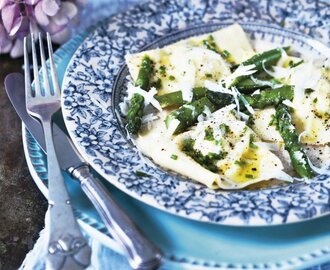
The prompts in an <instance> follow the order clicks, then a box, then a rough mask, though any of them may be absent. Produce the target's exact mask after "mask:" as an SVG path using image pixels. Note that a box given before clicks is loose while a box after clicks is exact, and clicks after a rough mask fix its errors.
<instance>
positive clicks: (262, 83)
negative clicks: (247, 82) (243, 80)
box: [250, 76, 283, 88]
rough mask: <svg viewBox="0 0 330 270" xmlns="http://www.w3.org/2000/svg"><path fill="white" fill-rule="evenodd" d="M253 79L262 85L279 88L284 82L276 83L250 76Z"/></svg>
mask: <svg viewBox="0 0 330 270" xmlns="http://www.w3.org/2000/svg"><path fill="white" fill-rule="evenodd" d="M250 78H251V80H252V81H253V82H254V83H255V84H260V85H267V86H270V87H272V88H278V87H282V86H283V84H276V83H273V82H271V81H263V80H259V79H257V78H255V77H253V76H250Z"/></svg>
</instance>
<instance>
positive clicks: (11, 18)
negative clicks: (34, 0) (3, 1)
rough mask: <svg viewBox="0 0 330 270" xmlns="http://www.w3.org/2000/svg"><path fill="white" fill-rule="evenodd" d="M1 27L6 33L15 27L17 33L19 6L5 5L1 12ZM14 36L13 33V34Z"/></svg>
mask: <svg viewBox="0 0 330 270" xmlns="http://www.w3.org/2000/svg"><path fill="white" fill-rule="evenodd" d="M1 16H2V22H3V26H4V27H5V28H6V30H7V33H11V32H12V28H13V26H14V25H15V27H16V31H17V24H19V19H18V18H19V17H21V15H20V10H19V6H18V5H16V4H15V3H14V4H10V5H6V6H4V7H3V9H2V11H1ZM18 27H19V26H18ZM13 34H15V32H13Z"/></svg>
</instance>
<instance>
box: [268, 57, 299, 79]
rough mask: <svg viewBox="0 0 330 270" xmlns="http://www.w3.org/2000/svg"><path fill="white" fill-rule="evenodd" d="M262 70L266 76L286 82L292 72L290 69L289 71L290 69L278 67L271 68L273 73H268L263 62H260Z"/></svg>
mask: <svg viewBox="0 0 330 270" xmlns="http://www.w3.org/2000/svg"><path fill="white" fill-rule="evenodd" d="M262 68H263V69H264V71H265V72H266V73H267V74H268V75H270V76H272V77H274V78H277V79H285V80H288V78H289V77H290V76H291V72H292V69H290V68H284V67H278V66H273V70H274V71H270V70H269V69H267V68H266V67H265V62H264V61H263V62H262Z"/></svg>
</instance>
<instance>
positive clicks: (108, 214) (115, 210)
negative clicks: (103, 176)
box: [71, 164, 162, 270]
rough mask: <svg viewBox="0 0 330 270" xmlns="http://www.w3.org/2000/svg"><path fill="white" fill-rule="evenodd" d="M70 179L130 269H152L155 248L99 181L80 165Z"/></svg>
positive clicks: (158, 258)
mask: <svg viewBox="0 0 330 270" xmlns="http://www.w3.org/2000/svg"><path fill="white" fill-rule="evenodd" d="M71 175H72V176H73V178H75V179H77V180H79V181H80V184H81V187H82V189H83V190H84V192H85V193H86V195H87V196H88V198H89V199H90V200H91V201H92V203H93V205H94V206H95V208H96V209H97V211H98V213H99V214H100V216H101V218H102V220H103V221H104V223H105V225H106V226H107V228H108V230H109V231H110V233H111V235H112V236H113V237H114V238H115V240H116V241H117V243H119V244H120V245H121V246H122V248H123V249H124V251H125V252H126V254H127V256H128V261H129V264H130V266H131V267H132V268H133V269H139V270H142V269H143V270H147V269H148V270H150V269H156V268H157V267H158V266H159V264H160V262H161V258H162V256H161V253H160V251H159V249H158V248H157V247H156V246H155V245H154V244H153V243H151V242H150V241H149V240H148V239H147V238H146V237H145V236H144V235H143V234H142V233H141V232H140V230H139V229H138V228H137V227H136V226H135V224H134V223H133V222H132V220H131V219H130V218H129V217H128V216H127V215H126V214H125V212H124V211H123V210H122V209H121V208H120V207H119V206H118V204H117V203H116V202H115V201H114V200H113V199H112V198H111V197H110V195H109V194H108V192H107V191H106V188H105V187H104V186H103V184H102V183H101V182H100V181H99V180H98V179H97V178H95V177H94V176H93V175H92V174H91V172H90V169H89V166H88V165H86V164H84V165H82V166H80V167H78V168H72V169H71Z"/></svg>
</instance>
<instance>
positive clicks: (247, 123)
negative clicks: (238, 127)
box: [246, 114, 254, 127]
mask: <svg viewBox="0 0 330 270" xmlns="http://www.w3.org/2000/svg"><path fill="white" fill-rule="evenodd" d="M246 125H247V126H248V127H252V126H253V125H254V118H253V115H252V114H250V115H249V118H248V120H247V122H246Z"/></svg>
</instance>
